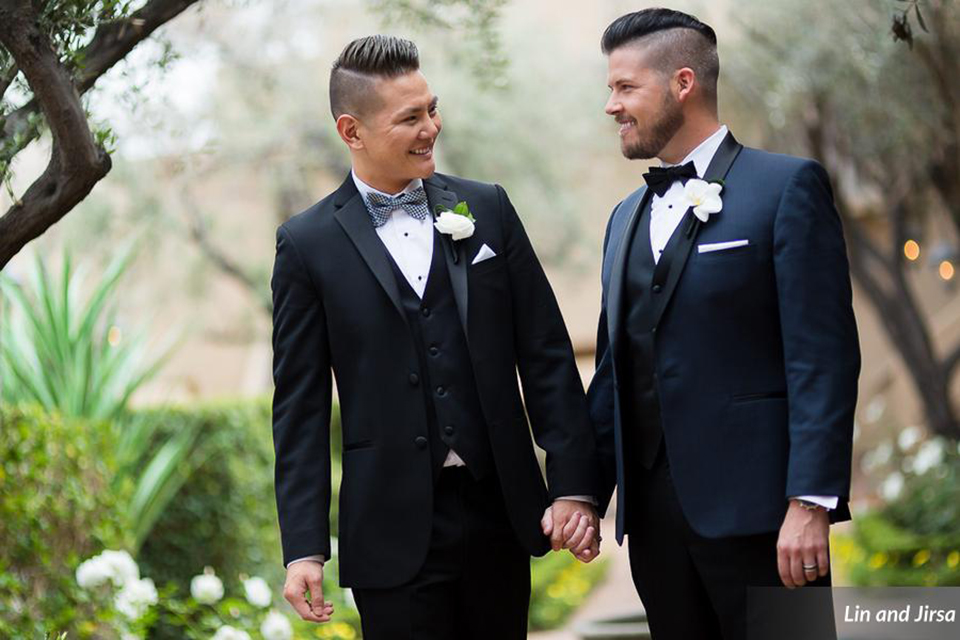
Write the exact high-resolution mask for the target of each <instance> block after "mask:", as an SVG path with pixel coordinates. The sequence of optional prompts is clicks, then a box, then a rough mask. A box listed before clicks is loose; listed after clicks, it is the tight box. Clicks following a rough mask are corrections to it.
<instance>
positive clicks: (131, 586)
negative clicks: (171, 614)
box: [113, 578, 157, 620]
mask: <svg viewBox="0 0 960 640" xmlns="http://www.w3.org/2000/svg"><path fill="white" fill-rule="evenodd" d="M153 604H157V588H156V587H155V586H154V585H153V580H151V579H150V578H144V579H143V580H131V581H130V582H128V583H127V584H125V585H124V586H123V589H121V590H120V592H119V593H117V595H116V597H115V598H114V600H113V606H114V607H115V608H116V610H117V611H119V612H120V613H122V614H123V615H125V616H126V617H127V618H129V619H130V620H136V619H137V618H139V617H140V616H142V615H143V614H144V613H146V612H147V609H148V608H149V607H150V605H153Z"/></svg>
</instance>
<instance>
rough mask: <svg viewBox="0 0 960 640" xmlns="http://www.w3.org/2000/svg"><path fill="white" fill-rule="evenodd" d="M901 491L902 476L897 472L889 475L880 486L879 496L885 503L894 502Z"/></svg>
mask: <svg viewBox="0 0 960 640" xmlns="http://www.w3.org/2000/svg"><path fill="white" fill-rule="evenodd" d="M901 491H903V474H902V473H900V472H899V471H894V472H893V473H891V474H890V475H889V476H887V479H886V480H884V481H883V483H882V484H881V485H880V495H881V496H883V499H884V500H886V501H887V502H891V501H893V500H896V499H897V498H898V497H899V496H900V492H901Z"/></svg>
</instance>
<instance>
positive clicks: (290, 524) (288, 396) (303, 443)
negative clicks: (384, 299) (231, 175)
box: [271, 226, 332, 565]
mask: <svg viewBox="0 0 960 640" xmlns="http://www.w3.org/2000/svg"><path fill="white" fill-rule="evenodd" d="M271 287H272V289H273V380H274V394H273V443H274V450H275V452H276V468H275V473H276V478H275V481H276V496H277V512H278V515H279V519H280V538H281V542H282V545H283V562H284V564H285V565H286V564H288V563H289V562H290V561H291V560H295V559H298V558H303V557H306V556H311V555H322V556H324V557H326V558H329V557H330V520H329V514H330V403H331V393H332V391H331V374H330V349H329V346H328V342H327V325H326V319H325V314H324V308H323V301H322V300H321V298H320V296H319V295H318V292H317V289H316V288H315V287H314V286H313V283H312V282H311V280H310V277H309V275H308V273H307V271H306V268H305V266H304V264H303V261H302V260H301V258H300V255H299V253H298V251H297V247H296V246H295V244H294V241H293V239H292V237H291V236H290V233H289V231H288V230H287V229H286V228H284V227H283V226H281V227H280V228H279V229H278V230H277V255H276V261H275V263H274V268H273V279H272V281H271Z"/></svg>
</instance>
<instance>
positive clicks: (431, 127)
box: [420, 118, 440, 140]
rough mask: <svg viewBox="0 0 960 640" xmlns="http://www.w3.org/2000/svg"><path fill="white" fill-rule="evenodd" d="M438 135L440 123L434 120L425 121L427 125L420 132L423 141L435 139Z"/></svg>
mask: <svg viewBox="0 0 960 640" xmlns="http://www.w3.org/2000/svg"><path fill="white" fill-rule="evenodd" d="M438 133H440V123H439V122H437V120H436V119H434V118H428V119H427V125H426V126H425V127H424V128H423V129H421V130H420V137H421V138H422V139H424V140H429V139H431V138H436V137H437V134H438Z"/></svg>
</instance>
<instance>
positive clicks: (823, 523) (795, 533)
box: [777, 500, 830, 589]
mask: <svg viewBox="0 0 960 640" xmlns="http://www.w3.org/2000/svg"><path fill="white" fill-rule="evenodd" d="M829 549H830V517H829V516H828V514H827V512H826V510H825V509H816V510H809V509H804V508H803V507H801V506H800V503H799V502H797V501H796V500H791V501H790V507H789V508H788V509H787V515H786V517H785V518H784V519H783V525H782V526H781V527H780V538H779V539H778V540H777V568H778V569H779V571H780V580H782V581H783V584H784V585H786V586H787V587H789V588H791V589H793V588H794V587H802V586H803V585H805V584H807V583H808V582H813V581H814V580H816V579H817V578H822V577H823V576H825V575H827V573H829V572H830V552H829Z"/></svg>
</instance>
